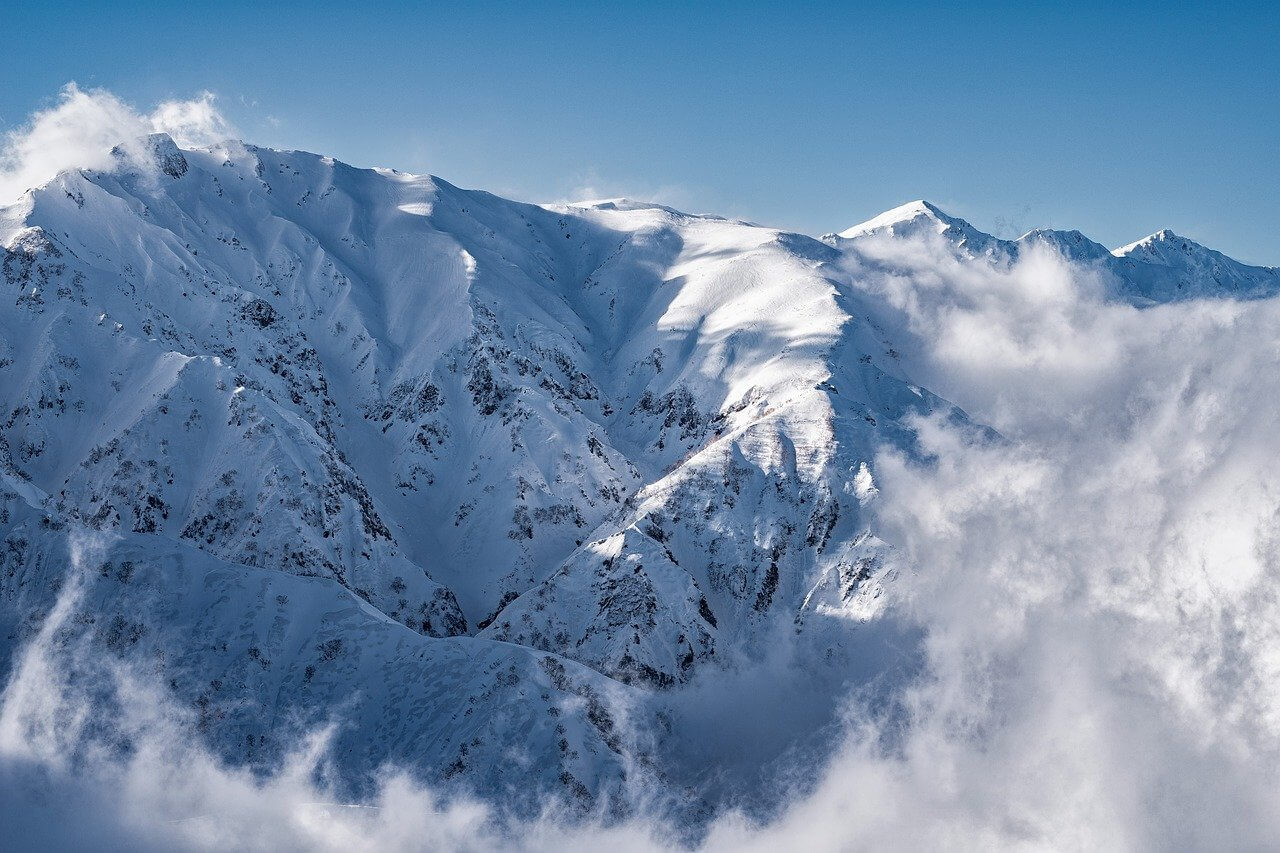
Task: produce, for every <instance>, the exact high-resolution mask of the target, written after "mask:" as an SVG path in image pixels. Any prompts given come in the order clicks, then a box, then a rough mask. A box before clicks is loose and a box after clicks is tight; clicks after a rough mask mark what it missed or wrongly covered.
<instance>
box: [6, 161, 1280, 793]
mask: <svg viewBox="0 0 1280 853" xmlns="http://www.w3.org/2000/svg"><path fill="white" fill-rule="evenodd" d="M146 151H147V152H148V153H147V156H146V157H145V158H144V161H143V162H138V161H137V160H136V159H135V158H133V157H131V156H130V155H129V154H127V153H126V152H125V151H124V150H121V152H120V154H119V157H118V164H117V166H116V168H114V169H112V170H109V171H87V170H76V171H69V172H64V173H62V174H60V175H59V176H58V177H57V178H56V179H54V180H52V181H50V182H49V183H47V184H45V185H44V186H41V187H39V188H36V189H34V190H32V191H29V192H28V193H26V194H25V195H24V196H23V197H22V198H20V199H19V200H17V202H16V203H14V204H12V205H11V206H9V207H5V208H3V210H0V243H2V244H3V246H4V259H3V284H2V287H3V293H4V295H5V298H4V299H3V300H0V472H2V473H0V476H2V477H3V481H4V482H3V488H2V489H0V492H2V494H3V497H4V501H5V503H4V511H3V514H0V536H3V538H4V552H3V555H2V556H0V562H2V563H3V571H2V572H0V646H2V648H0V652H2V653H3V660H4V661H6V663H5V664H4V665H5V666H10V665H11V660H12V658H13V654H14V652H15V650H16V649H18V648H20V647H21V646H22V645H23V644H24V643H26V642H27V641H29V640H30V639H31V638H32V637H34V636H36V635H37V634H38V633H39V631H40V630H41V625H42V624H44V619H45V617H46V616H47V615H48V613H49V612H50V611H51V610H52V609H53V608H54V602H55V601H57V600H58V597H59V595H60V594H65V591H66V589H67V588H68V583H69V582H70V581H71V580H73V579H74V580H75V583H76V584H78V585H80V586H81V587H82V588H83V589H82V594H81V596H80V597H79V598H78V599H77V601H76V602H75V614H74V617H73V618H72V619H71V620H70V621H69V622H68V624H73V625H77V626H80V628H81V629H82V630H83V633H84V634H85V635H86V636H88V637H89V638H90V641H91V642H90V647H91V648H92V649H93V652H92V653H91V654H90V656H89V657H88V658H87V659H83V660H80V661H79V662H78V663H76V662H70V663H68V666H77V667H79V668H80V670H83V672H84V673H86V675H85V677H86V678H89V677H91V675H90V674H91V673H92V672H93V671H94V669H95V666H94V661H95V660H96V658H95V657H94V656H93V655H104V656H115V657H121V658H124V659H126V660H129V661H132V662H134V663H138V664H140V665H145V666H146V667H147V668H148V670H149V671H151V672H153V673H155V674H156V675H157V676H158V677H159V679H160V680H161V681H163V683H165V684H166V685H168V686H169V688H170V689H171V690H172V691H173V693H174V695H175V696H176V697H177V698H178V699H179V700H180V701H181V702H182V703H183V704H186V705H188V706H190V707H191V708H193V709H194V713H196V714H197V715H198V718H199V721H200V728H201V731H203V732H204V733H205V735H206V737H207V738H208V740H209V741H210V743H211V744H213V745H215V746H216V747H217V749H218V750H219V751H220V752H221V753H222V754H223V755H225V756H226V757H227V758H229V759H231V760H233V761H236V762H247V763H260V762H266V763H269V762H270V761H271V760H273V758H274V757H276V756H278V754H279V750H280V749H282V748H283V746H284V745H285V743H286V741H287V738H288V737H290V736H291V735H292V734H294V733H295V732H296V731H297V729H298V728H299V727H305V726H308V725H315V724H320V723H323V722H325V721H327V720H330V719H333V718H334V717H338V716H340V717H341V718H342V719H343V720H346V721H347V722H348V725H346V726H345V727H344V728H342V730H341V734H340V736H339V740H338V745H337V756H336V757H337V758H338V760H339V762H340V763H341V764H342V766H343V770H344V771H345V772H347V773H349V774H350V775H351V778H352V779H353V784H357V785H358V784H359V780H360V779H367V778H369V774H371V773H373V772H374V771H375V770H376V769H377V768H378V766H380V765H381V764H383V763H385V762H389V761H390V762H395V763H397V764H400V765H403V766H407V767H410V768H412V769H413V770H414V771H415V772H417V773H419V774H420V775H421V776H422V777H423V778H425V779H428V780H431V781H439V782H443V781H446V780H452V781H454V782H456V783H457V784H459V785H465V786H467V787H469V788H471V789H473V790H477V791H480V792H483V793H484V794H485V795H486V796H489V797H491V798H493V799H495V800H498V801H501V802H503V803H507V804H511V805H514V806H517V807H521V806H523V807H527V808H530V809H533V808H536V807H537V804H538V803H539V802H540V798H541V797H542V796H543V795H545V794H547V793H552V794H557V795H560V796H564V797H566V798H567V799H569V800H571V801H574V802H577V803H579V804H581V805H583V806H584V807H585V806H590V805H592V804H597V803H601V802H603V801H604V800H606V799H607V800H609V801H610V802H612V803H613V804H615V805H617V804H625V802H626V797H627V794H626V792H627V790H628V785H629V783H631V782H634V780H635V779H636V778H637V777H638V776H645V777H651V778H654V779H657V780H659V781H665V782H668V783H670V784H671V785H672V786H675V785H677V783H679V784H684V783H686V782H693V783H697V782H699V781H701V777H700V776H699V771H698V769H697V768H691V767H690V766H688V763H687V762H686V763H684V764H682V763H681V762H682V761H683V759H682V757H681V755H680V754H677V753H679V752H680V751H681V750H684V751H686V752H687V751H688V748H689V743H688V741H687V740H684V739H682V735H681V732H679V731H674V732H672V731H670V728H671V726H672V725H673V723H672V720H673V719H674V720H676V721H677V724H678V721H679V719H681V717H680V716H679V714H678V713H676V711H673V709H677V708H679V707H680V703H679V700H678V696H679V695H680V692H681V691H682V690H684V689H686V685H689V684H690V683H695V682H697V681H698V679H699V677H700V676H702V675H703V674H707V673H710V674H714V673H717V672H722V671H726V670H729V669H732V668H734V667H737V666H740V665H741V664H742V662H743V661H751V660H756V659H762V658H764V657H766V656H767V655H769V654H770V653H771V651H772V647H773V644H774V643H775V642H776V641H777V639H778V638H779V637H781V636H787V637H792V636H797V635H798V636H801V637H803V638H805V640H804V642H807V643H811V644H812V648H813V649H818V650H821V653H820V654H819V653H815V654H814V655H813V657H812V659H811V662H810V663H809V664H808V665H810V666H812V669H813V677H814V679H816V680H819V681H821V680H823V679H835V680H836V681H839V680H840V678H842V677H847V671H846V670H840V669H839V666H838V664H837V663H833V661H836V662H838V661H842V660H849V659H855V660H856V659H860V658H861V659H863V660H864V662H865V660H867V659H871V658H874V659H876V660H880V657H879V656H881V655H882V654H884V652H883V649H882V648H881V647H880V646H878V645H877V644H879V643H881V642H882V640H883V636H882V635H881V634H878V633H877V631H878V630H879V629H877V628H876V627H875V626H876V625H877V619H879V618H880V614H882V613H883V604H884V601H885V599H886V598H887V595H886V591H887V590H889V589H891V587H892V583H893V577H894V574H895V571H896V570H897V569H896V568H895V567H894V564H893V559H892V548H891V547H890V545H889V544H887V543H886V542H884V541H882V538H881V536H880V534H881V533H882V531H881V530H880V529H879V527H878V525H877V523H876V518H875V495H876V484H875V471H874V459H875V455H876V452H877V450H878V449H879V448H880V447H882V446H884V445H888V446H890V447H894V448H897V449H899V450H901V451H903V452H904V453H906V454H908V455H911V454H915V453H916V452H917V448H916V433H915V431H914V429H915V428H914V426H913V424H914V423H915V421H914V420H913V418H912V416H914V415H939V416H942V417H946V418H951V419H953V420H957V421H965V420H967V418H966V415H965V414H964V413H963V412H961V411H960V410H959V409H957V408H956V407H955V406H953V405H952V404H951V403H949V402H948V401H946V400H944V399H942V398H941V397H939V396H937V395H935V394H933V393H930V391H929V390H927V389H925V388H923V387H920V385H919V384H917V383H916V382H914V381H913V380H912V377H911V376H909V375H908V373H907V371H906V369H904V367H903V364H904V359H903V352H901V351H900V348H901V347H902V346H903V342H901V341H899V340H897V339H896V338H895V337H894V334H893V333H891V330H889V328H888V327H886V326H885V325H884V324H882V323H880V322H879V321H878V320H876V319H874V318H876V317H879V316H882V313H883V311H884V306H883V305H880V304H877V303H875V299H876V297H875V295H874V294H873V293H871V292H870V291H868V290H866V289H863V288H861V287H859V283H858V281H857V278H856V274H855V273H852V272H850V270H851V269H857V266H856V265H852V266H851V265H850V264H849V263H848V261H849V260H850V259H851V258H860V259H862V260H863V261H868V259H871V260H874V261H876V262H878V263H883V262H884V260H883V259H884V255H883V253H880V252H871V251H869V250H868V249H867V247H870V246H873V245H880V244H882V243H883V242H884V241H886V240H887V241H911V240H924V239H937V238H940V239H943V240H945V241H948V243H949V244H950V245H952V246H953V247H954V251H955V252H956V256H957V257H958V258H961V259H963V260H964V261H965V262H967V263H974V264H977V263H991V264H1001V263H1006V264H1007V263H1010V262H1012V261H1013V260H1014V259H1016V258H1017V257H1018V256H1019V255H1020V254H1021V253H1023V252H1025V251H1027V248H1028V246H1030V245H1032V244H1035V245H1046V246H1048V247H1050V248H1051V249H1053V250H1054V251H1055V252H1057V253H1059V254H1061V255H1063V256H1066V257H1068V258H1070V259H1072V260H1076V261H1081V262H1084V263H1087V264H1090V265H1093V266H1095V267H1096V268H1098V269H1099V270H1101V271H1103V272H1104V273H1105V274H1106V276H1107V281H1108V282H1110V284H1111V286H1112V287H1113V291H1114V292H1113V294H1112V295H1113V296H1114V297H1115V298H1120V299H1125V300H1128V301H1131V302H1133V303H1134V304H1139V305H1142V304H1148V303H1150V302H1153V301H1167V300H1171V299H1182V298H1189V297H1193V296H1204V295H1212V294H1227V295H1236V296H1253V295H1261V294H1263V293H1274V292H1275V291H1276V290H1280V271H1277V270H1275V269H1266V268H1258V267H1248V266H1245V265H1243V264H1239V263H1237V262H1235V261H1232V260H1230V259H1228V258H1225V257H1224V256H1222V255H1220V254H1218V253H1216V252H1213V251H1211V250H1208V249H1205V248H1203V247H1200V246H1198V245H1196V244H1195V243H1192V242H1190V241H1187V240H1184V239H1182V238H1178V237H1175V236H1173V235H1172V234H1169V233H1168V232H1160V233H1159V234H1156V235H1153V236H1152V237H1150V238H1147V239H1146V240H1144V241H1140V242H1139V243H1136V244H1134V245H1133V246H1129V247H1125V248H1124V249H1119V250H1116V251H1115V252H1114V253H1113V252H1109V251H1107V250H1106V249H1104V248H1103V247H1101V246H1099V245H1098V244H1096V243H1093V242H1091V241H1089V240H1088V239H1087V238H1085V237H1084V236H1083V235H1080V234H1079V233H1078V232H1052V231H1036V232H1031V233H1029V234H1027V235H1026V236H1024V237H1022V238H1020V239H1019V240H1017V241H1003V240H998V239H996V238H994V237H991V236H990V235H986V234H983V233H981V232H980V231H978V230H977V229H975V228H973V227H972V226H970V225H969V224H968V223H965V222H964V221H963V220H959V219H955V218H953V217H950V216H947V215H946V214H944V213H943V212H942V211H940V210H938V209H937V208H936V207H935V206H933V205H931V204H928V203H927V202H915V203H912V204H909V205H905V206H904V207H902V208H898V209H895V210H893V211H890V212H888V213H886V214H883V215H881V216H879V217H876V218H875V219H873V220H871V221H869V222H866V223H863V224H862V225H859V226H855V227H853V228H850V229H848V230H846V231H843V232H841V233H840V234H838V235H830V236H828V237H826V238H824V239H823V240H815V239H812V238H810V237H806V236H803V235H797V234H790V233H786V232H782V231H779V230H776V229H771V228H765V227H760V226H757V225H752V224H747V223H743V222H736V221H730V220H725V219H720V218H716V217H709V216H691V215H688V214H684V213H680V212H678V211H675V210H671V209H669V208H665V207H660V206H656V205H647V204H637V203H631V202H626V201H622V200H615V201H608V202H598V203H593V204H589V205H582V206H578V205H553V206H535V205H530V204H522V203H517V202H513V201H508V200H505V199H502V198H498V197H496V196H493V195H490V194H488V193H484V192H478V191H471V190H462V189H459V188H457V187H454V186H452V185H450V184H448V183H447V182H445V181H442V180H440V179H438V178H430V177H419V176H414V175H407V174H403V173H400V172H396V171H394V170H381V169H379V170H365V169H356V168H353V167H350V166H347V165H345V164H342V163H340V162H336V161H334V160H332V159H330V158H327V157H321V156H316V155H313V154H307V153H302V152H291V151H274V150H267V149H261V148H255V147H252V146H247V145H243V144H240V143H230V142H229V143H226V144H223V145H219V146H215V147H213V148H209V149H203V150H180V149H179V148H178V147H177V146H175V145H174V143H173V142H172V140H171V139H169V138H168V137H166V136H163V135H156V136H153V137H151V138H150V139H149V140H148V141H147V145H146ZM868 262H869V261H868ZM975 429H978V427H975ZM989 434H990V435H991V436H992V438H993V440H994V439H995V438H996V437H995V436H994V434H993V433H989ZM86 543H89V544H86ZM72 553H75V554H78V555H80V557H79V558H78V559H76V560H73V559H72V558H71V556H70V554H72ZM76 648H77V649H80V650H81V651H83V649H82V647H80V646H77V647H76ZM68 654H70V652H68ZM885 660H886V661H887V660H888V658H887V657H886V658H885ZM885 665H886V666H887V665H889V664H888V663H886V664H885ZM864 669H868V670H869V671H873V670H874V669H875V667H874V666H871V667H869V668H867V667H864ZM80 670H77V671H80ZM841 672H845V673H846V675H844V676H842V675H840V673H841ZM833 673H834V674H833ZM708 677H710V676H708ZM819 716H820V715H819ZM624 720H629V721H630V722H629V723H626V724H624V722H623V721H624ZM664 725H665V726H667V727H668V729H667V731H668V734H669V735H670V736H669V737H660V736H656V735H655V734H654V733H655V732H660V731H662V726H664ZM791 734H792V733H783V736H782V737H781V738H780V742H782V743H783V745H784V746H785V743H786V742H787V739H788V738H789V737H790V736H791ZM794 734H795V735H796V736H797V737H798V736H799V735H800V734H801V733H799V732H797V733H794ZM664 750H665V751H664Z"/></svg>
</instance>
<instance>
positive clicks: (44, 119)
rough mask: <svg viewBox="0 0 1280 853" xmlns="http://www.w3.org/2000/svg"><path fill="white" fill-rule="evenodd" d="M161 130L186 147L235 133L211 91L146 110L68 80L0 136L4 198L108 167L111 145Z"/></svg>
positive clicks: (0, 177) (5, 200) (0, 184)
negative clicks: (61, 176) (65, 174)
mask: <svg viewBox="0 0 1280 853" xmlns="http://www.w3.org/2000/svg"><path fill="white" fill-rule="evenodd" d="M156 132H163V133H168V134H170V135H171V136H173V138H174V141H175V142H177V143H178V145H180V146H185V147H192V146H199V145H208V144H212V143H214V142H219V141H221V140H223V139H226V138H228V137H231V136H234V135H235V129H234V128H233V127H232V126H231V124H230V123H229V122H228V121H227V120H226V118H225V117H224V116H223V115H222V114H221V113H220V112H219V111H218V109H217V107H216V105H215V97H214V95H213V94H212V93H210V92H202V93H201V94H200V95H199V96H198V97H196V98H194V99H192V100H185V101H184V100H173V101H165V102H163V103H161V104H159V105H157V106H156V107H155V109H154V110H152V111H151V112H142V111H139V110H138V109H136V108H135V107H133V106H131V105H129V104H127V103H125V102H124V101H122V100H120V99H119V98H117V97H116V96H115V95H113V94H111V93H110V92H108V91H106V90H103V89H88V90H86V89H81V88H80V87H79V86H77V85H76V84H75V83H68V84H67V85H66V86H65V87H64V88H63V90H62V91H61V93H59V95H58V101H57V103H56V104H54V105H53V106H52V107H49V108H48V109H45V110H42V111H40V112H37V113H35V114H34V115H32V116H31V118H30V120H29V121H28V122H27V123H26V124H25V125H24V126H22V127H20V128H17V129H16V130H13V131H10V132H9V133H7V134H5V136H4V139H3V141H2V142H0V204H7V203H9V202H10V201H12V200H14V199H16V198H17V197H18V196H19V195H21V194H22V193H23V192H24V191H25V190H27V189H30V188H32V187H36V186H39V185H40V184H42V183H44V182H45V181H48V180H49V179H50V178H52V177H54V176H55V175H57V174H58V173H59V172H61V171H63V170H65V169H73V168H82V169H106V168H109V167H110V166H111V165H112V157H111V149H112V148H114V147H115V146H117V145H121V144H123V145H126V146H128V145H130V144H131V143H133V142H135V141H136V140H137V139H139V138H141V137H143V136H145V135H147V134H149V133H156Z"/></svg>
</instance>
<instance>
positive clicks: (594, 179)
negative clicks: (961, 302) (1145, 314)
mask: <svg viewBox="0 0 1280 853" xmlns="http://www.w3.org/2000/svg"><path fill="white" fill-rule="evenodd" d="M85 5H86V6H88V5H89V4H85ZM0 11H3V20H4V24H5V26H4V30H5V31H6V32H5V33H4V34H0V44H2V45H3V49H0V82H2V83H3V85H0V129H6V130H7V129H12V128H15V127H17V126H20V125H21V124H22V123H23V121H24V120H25V119H26V117H27V116H28V115H29V114H30V113H31V112H32V111H33V110H34V109H37V108H39V107H42V106H48V105H49V104H50V103H51V102H52V101H53V99H54V97H55V96H56V93H57V92H58V90H59V89H60V88H61V87H62V86H63V85H64V84H66V83H67V82H69V81H72V80H74V81H76V82H77V83H79V84H80V85H81V86H82V87H95V86H100V87H105V88H107V89H110V90H111V91H113V92H115V93H116V94H117V95H119V96H120V97H122V98H124V99H126V100H128V101H130V102H133V103H134V104H136V105H137V106H139V107H142V108H148V107H150V106H151V105H152V104H154V103H155V102H157V101H160V100H162V99H165V98H172V97H190V96H193V95H195V94H197V93H198V92H200V91H201V90H205V89H208V90H210V91H213V92H214V93H216V94H217V96H218V104H219V107H220V108H221V109H222V110H223V111H224V112H225V113H226V114H227V115H228V117H229V118H230V119H231V120H232V121H233V122H234V123H235V124H236V125H237V127H239V128H240V130H241V131H242V134H243V135H244V136H245V137H246V138H247V139H248V140H249V141H253V142H257V143H259V144H264V145H274V146H281V147H290V148H305V149H308V150H313V151H320V152H323V153H327V154H332V155H334V156H337V157H339V158H341V159H344V160H347V161H349V162H352V163H356V164H359V165H374V164H377V165H387V166H395V167H397V168H401V169H406V170H410V171H420V172H431V173H433V174H437V175H440V176H441V177H444V178H446V179H448V180H450V181H452V182H454V183H457V184H461V185H463V186H474V187H481V188H484V189H489V190H492V191H494V192H497V193H500V194H503V195H508V196H512V197H515V198H521V199H527V200H531V201H549V200H557V199H565V198H571V197H575V196H580V195H583V194H584V193H586V194H594V195H623V194H626V195H633V196H637V197H644V198H657V199H660V200H666V201H668V202H669V203H671V204H674V205H676V206H678V207H682V208H685V209H691V210H695V211H699V212H714V213H721V214H725V215H730V216H737V217H743V218H747V219H752V220H755V221H759V222H764V223H767V224H771V225H778V226H783V227H788V228H794V229H796V230H800V231H804V232H808V233H812V234H818V233H823V232H827V231H836V230H840V229H842V228H844V227H846V226H848V225H851V224H853V223H855V222H858V221H860V220H863V219H866V218H868V217H870V216H872V215H874V214H875V213H878V212H880V211H881V210H884V209H886V208H889V207H893V206H895V205H897V204H899V203H902V202H904V201H907V200H910V199H914V198H920V197H923V198H927V199H930V200H931V201H934V202H935V203H937V204H938V205H940V206H941V207H943V208H944V209H946V210H948V211H949V212H951V213H954V214H956V215H959V216H963V217H965V218H967V219H969V220H970V221H971V222H973V223H974V224H975V225H976V226H978V227H980V228H982V229H984V230H988V231H992V232H995V233H998V234H1002V235H1012V234H1014V233H1015V232H1021V231H1023V230H1026V229H1029V228H1032V227H1058V228H1078V229H1080V230H1082V231H1084V232H1085V233H1087V234H1089V235H1090V236H1092V237H1094V238H1095V239H1098V240H1100V241H1101V242H1104V243H1107V244H1108V245H1111V246H1115V245H1119V244H1122V243H1127V242H1129V241H1131V240H1134V239H1137V238H1139V237H1141V236H1144V235H1146V234H1148V233H1150V232H1152V231H1155V230H1157V229H1159V228H1162V227H1168V228H1172V229H1173V230H1175V231H1178V232H1179V233H1183V234H1185V235H1187V236H1190V237H1193V238H1195V239H1198V240H1200V241H1201V242H1204V243H1206V244H1207V245H1210V246H1213V247H1215V248H1218V249H1221V250H1223V251H1225V252H1227V253H1228V254H1231V255H1233V256H1235V257H1238V258H1240V259H1242V260H1246V261H1251V262H1255V263H1268V264H1280V228H1278V227H1277V222H1280V49H1277V44H1280V10H1278V9H1277V8H1276V6H1274V5H1273V6H1271V7H1270V8H1266V9H1264V8H1263V7H1261V6H1258V7H1255V8H1249V7H1247V6H1246V5H1244V4H1241V5H1240V6H1236V7H1234V8H1233V7H1228V6H1225V5H1224V6H1200V7H1198V8H1195V9H1192V8H1182V7H1177V6H1172V5H1168V4H1165V5H1162V6H1154V5H1152V6H1138V5H1112V6H1085V5H1079V4H1077V5H1073V6H1066V5H1053V6H1050V5H1033V4H1018V5H1012V4H1010V5H1001V4H984V3H969V4H964V5H955V6H949V7H945V8H931V7H928V6H925V5H911V6H905V7H897V6H893V5H888V4H869V5H864V6H859V7H855V6H852V5H850V4H840V5H835V4H832V5H821V4H803V3H787V4H763V3H737V4H728V3H703V4H698V5H697V6H696V7H694V6H692V5H687V4H678V3H670V4H664V3H632V4H556V3H538V2H530V3H525V4H516V3H510V4H508V3H501V4H483V5H479V4H477V5H463V4H452V3H448V4H397V3H382V4H376V5H373V4H369V5H364V4H357V3H343V4H337V3H330V4H325V3H319V4H310V5H308V6H306V7H304V6H294V5H290V4H287V3H280V4H270V6H269V7H268V4H262V8H255V6H254V5H251V4H242V3H236V2H227V3H219V4H216V5H212V4H211V5H207V6H206V5H199V6H196V5H192V6H191V7H189V8H188V7H185V6H182V5H178V4H148V3H136V2H135V3H97V4H92V8H81V5H80V4H60V3H52V2H45V3H39V4H19V5H16V6H15V5H14V4H12V3H10V2H4V3H3V9H2V10H0Z"/></svg>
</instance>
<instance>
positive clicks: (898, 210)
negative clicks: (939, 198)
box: [838, 199, 968, 239]
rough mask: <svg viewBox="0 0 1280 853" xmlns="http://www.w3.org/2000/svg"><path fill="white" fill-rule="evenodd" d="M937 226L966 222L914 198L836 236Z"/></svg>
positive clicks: (963, 223) (942, 227)
mask: <svg viewBox="0 0 1280 853" xmlns="http://www.w3.org/2000/svg"><path fill="white" fill-rule="evenodd" d="M931 225H932V226H938V227H936V229H934V230H937V231H939V232H941V231H943V230H945V229H946V228H948V227H950V226H953V225H964V226H965V227H968V223H967V222H964V220H961V219H955V218H953V217H951V216H948V215H947V214H946V213H943V212H942V210H941V209H939V208H938V206H937V205H935V204H932V203H931V202H928V201H925V200H924V199H916V200H915V201H909V202H907V203H906V204H902V205H898V206H897V207H895V208H893V209H892V210H886V211H885V212H884V213H881V214H880V215H879V216H875V217H872V218H871V219H868V220H867V221H866V222H861V223H859V224H857V225H854V226H853V227H851V228H846V229H845V230H844V231H841V232H840V234H839V235H838V236H840V237H844V238H846V239H849V238H853V237H861V236H863V235H865V234H871V233H875V232H881V231H886V230H888V231H891V232H892V233H894V234H901V233H904V230H906V229H908V228H909V229H910V230H912V231H914V230H917V229H919V228H920V227H922V226H924V227H929V226H931Z"/></svg>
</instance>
